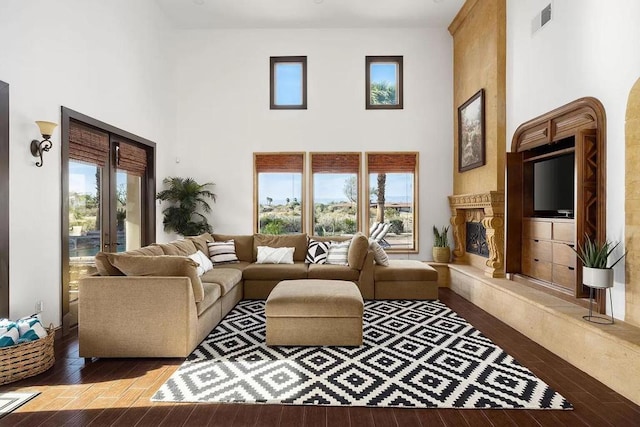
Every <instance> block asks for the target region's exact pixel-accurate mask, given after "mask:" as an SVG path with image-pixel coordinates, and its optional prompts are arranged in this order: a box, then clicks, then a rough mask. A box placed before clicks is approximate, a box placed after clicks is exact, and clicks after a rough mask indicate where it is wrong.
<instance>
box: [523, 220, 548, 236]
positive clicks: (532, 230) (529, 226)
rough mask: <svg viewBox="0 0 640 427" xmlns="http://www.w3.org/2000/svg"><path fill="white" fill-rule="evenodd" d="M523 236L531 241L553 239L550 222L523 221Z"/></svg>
mask: <svg viewBox="0 0 640 427" xmlns="http://www.w3.org/2000/svg"><path fill="white" fill-rule="evenodd" d="M522 236H523V237H524V238H529V239H551V223H550V222H548V221H522Z"/></svg>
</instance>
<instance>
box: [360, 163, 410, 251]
mask: <svg viewBox="0 0 640 427" xmlns="http://www.w3.org/2000/svg"><path fill="white" fill-rule="evenodd" d="M372 154H373V155H380V154H383V155H391V156H393V155H404V156H406V155H408V154H411V155H415V159H416V164H415V168H414V170H413V247H412V248H408V249H392V248H388V249H386V251H387V252H388V253H396V254H398V253H402V254H417V253H419V252H420V245H419V241H420V227H419V225H420V221H419V218H420V217H419V205H420V203H419V199H418V194H419V191H418V187H419V177H420V174H419V172H420V153H419V152H418V151H367V152H365V153H364V160H365V169H364V171H365V179H366V186H365V190H366V192H367V194H366V205H367V206H366V209H365V210H364V211H365V224H366V228H365V234H366V235H367V237H368V236H369V230H370V229H371V221H370V218H369V209H370V205H369V200H371V197H370V194H369V192H370V190H371V182H370V181H371V180H370V179H369V175H370V174H371V173H370V172H369V156H370V155H372ZM389 173H394V172H389Z"/></svg>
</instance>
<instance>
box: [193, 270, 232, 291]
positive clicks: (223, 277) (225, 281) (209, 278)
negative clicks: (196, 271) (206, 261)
mask: <svg viewBox="0 0 640 427" xmlns="http://www.w3.org/2000/svg"><path fill="white" fill-rule="evenodd" d="M200 280H202V284H203V286H204V284H205V283H215V284H217V285H220V291H221V294H222V295H226V294H227V292H229V291H230V290H231V289H233V287H234V286H236V285H237V284H238V283H240V282H241V281H242V272H241V271H240V270H237V269H235V268H218V267H216V268H214V269H213V270H211V271H207V272H206V273H204V274H203V275H202V276H201V277H200Z"/></svg>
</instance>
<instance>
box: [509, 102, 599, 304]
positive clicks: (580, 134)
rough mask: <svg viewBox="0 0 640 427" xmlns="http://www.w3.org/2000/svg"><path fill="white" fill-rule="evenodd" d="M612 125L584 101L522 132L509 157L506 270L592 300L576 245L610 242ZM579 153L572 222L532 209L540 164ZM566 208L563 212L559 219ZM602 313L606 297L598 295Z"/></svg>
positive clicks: (518, 131) (526, 126) (521, 128)
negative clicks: (587, 239)
mask: <svg viewBox="0 0 640 427" xmlns="http://www.w3.org/2000/svg"><path fill="white" fill-rule="evenodd" d="M605 137H606V120H605V112H604V108H603V107H602V104H601V103H600V102H599V101H598V100H597V99H595V98H581V99H578V100H576V101H574V102H572V103H569V104H567V105H564V106H562V107H560V108H557V109H555V110H553V111H550V112H548V113H546V114H543V115H541V116H539V117H536V118H535V119H532V120H530V121H528V122H526V123H523V124H522V125H520V126H519V127H518V129H516V132H515V134H514V136H513V140H512V144H511V152H509V153H507V158H506V168H507V180H506V199H507V208H506V236H505V241H506V248H505V269H506V272H507V273H511V274H512V275H516V276H519V277H521V278H524V279H532V280H531V281H532V282H535V283H537V284H541V285H544V286H546V287H548V288H551V289H553V290H555V291H561V292H563V293H564V294H568V295H571V296H573V297H576V298H584V297H586V296H588V288H587V287H585V286H583V285H582V277H581V271H582V270H581V267H582V265H581V263H580V261H579V259H578V258H577V256H576V254H575V253H574V252H573V251H572V250H571V246H570V245H574V247H575V245H577V244H578V243H582V242H583V240H584V236H585V235H588V236H590V237H591V238H592V239H597V240H599V241H602V240H604V239H606V228H605V226H606V218H605V216H606V182H605V181H606V150H605ZM569 153H571V154H573V156H574V164H573V172H574V182H575V186H574V193H575V198H574V206H573V209H572V210H569V211H568V214H567V217H560V218H558V217H555V216H560V215H554V214H553V213H547V212H540V211H536V210H535V209H534V204H533V199H534V190H533V188H534V185H533V182H534V165H535V163H536V162H540V161H542V160H544V159H549V158H554V157H558V156H562V155H565V154H569ZM559 213H560V211H558V212H557V214H559ZM596 300H597V305H598V310H599V311H600V312H603V310H604V302H605V301H606V299H605V298H604V293H603V292H598V293H597V296H596Z"/></svg>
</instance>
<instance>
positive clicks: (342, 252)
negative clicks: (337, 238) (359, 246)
mask: <svg viewBox="0 0 640 427" xmlns="http://www.w3.org/2000/svg"><path fill="white" fill-rule="evenodd" d="M350 245H351V242H350V241H346V242H331V243H330V244H329V253H328V254H327V264H336V265H349V261H348V259H349V246H350Z"/></svg>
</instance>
